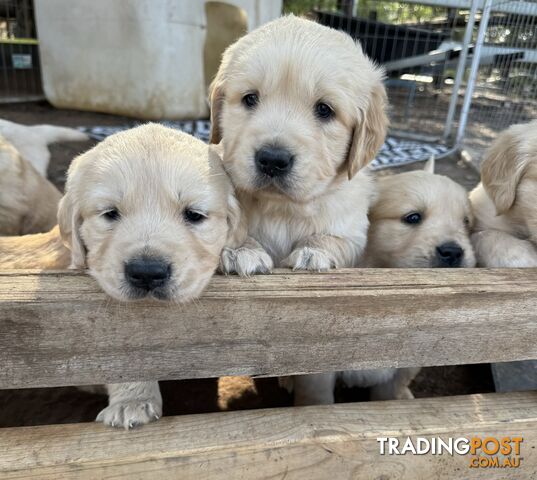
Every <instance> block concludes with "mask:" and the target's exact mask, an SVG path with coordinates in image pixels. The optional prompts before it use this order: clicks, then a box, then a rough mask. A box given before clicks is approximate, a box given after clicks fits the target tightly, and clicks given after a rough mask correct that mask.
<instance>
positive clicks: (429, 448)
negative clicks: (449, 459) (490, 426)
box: [377, 436, 524, 468]
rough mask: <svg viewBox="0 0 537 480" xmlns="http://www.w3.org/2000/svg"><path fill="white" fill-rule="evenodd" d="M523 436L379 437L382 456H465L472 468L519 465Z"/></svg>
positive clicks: (516, 466) (521, 458)
mask: <svg viewBox="0 0 537 480" xmlns="http://www.w3.org/2000/svg"><path fill="white" fill-rule="evenodd" d="M523 441H524V439H523V438H522V436H510V437H478V436H474V437H470V438H466V437H458V438H447V439H442V438H440V437H432V438H427V437H415V438H411V437H406V439H400V438H397V437H378V438H377V442H378V443H379V449H380V454H381V455H451V456H454V455H463V456H468V467H469V468H518V467H520V463H521V461H522V460H523V457H521V455H520V452H521V448H522V442H523Z"/></svg>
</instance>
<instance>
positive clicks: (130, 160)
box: [19, 124, 239, 428]
mask: <svg viewBox="0 0 537 480" xmlns="http://www.w3.org/2000/svg"><path fill="white" fill-rule="evenodd" d="M238 217H239V211H238V205H237V203H236V200H235V198H234V195H233V190H232V186H231V183H230V181H229V179H228V177H227V176H226V174H225V172H224V170H223V169H222V166H221V159H220V157H219V155H218V154H217V153H216V152H215V151H214V149H213V148H210V147H208V146H207V145H206V144H204V143H203V142H201V141H200V140H197V139H195V138H193V137H191V136H189V135H187V134H184V133H181V132H178V131H176V130H172V129H169V128H165V127H163V126H159V125H153V124H148V125H144V126H141V127H137V128H135V129H132V130H129V131H125V132H121V133H117V134H115V135H113V136H111V137H109V138H107V139H106V140H104V141H103V142H101V143H100V144H98V145H97V146H96V147H94V148H92V149H91V150H90V151H88V152H87V153H84V154H83V155H81V156H79V157H78V158H76V159H75V160H74V161H73V163H72V164H71V167H70V168H69V173H68V178H67V184H66V193H65V196H64V197H63V199H62V200H61V203H60V208H59V213H58V219H59V228H60V231H61V236H62V238H63V241H64V242H65V243H66V245H67V246H68V247H69V250H70V253H71V267H72V268H87V269H88V272H89V273H90V275H92V276H93V277H94V278H95V279H96V280H97V282H98V283H99V285H100V286H101V287H102V289H103V290H104V291H105V292H106V293H107V294H109V295H110V296H111V297H113V298H115V299H117V300H120V301H124V302H125V301H127V302H130V301H135V300H147V301H163V302H169V303H183V302H188V301H190V300H192V299H194V298H196V297H198V296H199V295H200V294H201V292H202V290H203V289H204V288H205V286H206V285H207V283H208V282H209V279H210V278H211V276H212V275H213V273H214V271H215V269H216V268H217V266H218V262H219V258H220V253H221V250H222V248H223V247H224V243H225V242H226V240H227V239H228V234H229V233H230V232H231V231H232V229H233V226H234V225H235V224H236V223H237V221H238ZM21 238H24V237H19V239H21ZM63 266H64V263H63V261H59V262H58V264H57V265H50V267H51V268H54V267H63ZM107 389H108V393H109V406H108V407H107V408H105V409H104V410H103V411H102V412H101V413H100V414H99V416H98V417H97V420H98V421H102V422H104V423H106V424H108V425H112V426H116V427H124V428H131V427H134V426H136V425H141V424H144V423H147V422H150V421H152V420H155V419H158V418H159V417H160V416H161V414H162V398H161V395H160V391H159V386H158V383H157V382H136V383H121V384H113V385H107Z"/></svg>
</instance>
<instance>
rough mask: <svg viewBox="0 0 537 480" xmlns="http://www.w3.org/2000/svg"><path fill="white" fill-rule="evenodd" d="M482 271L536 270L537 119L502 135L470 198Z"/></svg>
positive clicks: (511, 128)
mask: <svg viewBox="0 0 537 480" xmlns="http://www.w3.org/2000/svg"><path fill="white" fill-rule="evenodd" d="M470 200H471V202H472V207H473V210H474V215H475V217H476V224H475V229H474V234H473V235H472V241H473V242H474V246H475V250H476V256H477V262H478V265H479V266H481V267H513V268H514V267H536V266H537V120H534V121H533V122H530V123H527V124H522V125H514V126H512V127H510V128H508V129H507V130H506V131H504V132H503V133H502V134H501V135H500V136H499V137H498V139H497V140H496V141H495V142H494V143H493V145H492V146H491V148H490V149H489V150H488V152H487V153H486V154H485V159H484V160H483V163H482V165H481V183H480V184H479V185H478V186H477V187H476V188H475V189H474V191H473V192H472V193H471V194H470Z"/></svg>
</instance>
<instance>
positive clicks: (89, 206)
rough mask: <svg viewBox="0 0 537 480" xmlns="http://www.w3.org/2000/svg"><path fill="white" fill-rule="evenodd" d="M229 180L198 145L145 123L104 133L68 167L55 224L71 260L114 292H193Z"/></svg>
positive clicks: (175, 295) (205, 266)
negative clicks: (101, 139)
mask: <svg viewBox="0 0 537 480" xmlns="http://www.w3.org/2000/svg"><path fill="white" fill-rule="evenodd" d="M229 205H231V206H232V205H233V202H232V192H231V184H230V182H229V180H228V179H227V177H226V175H225V173H224V172H223V169H222V168H221V166H220V158H219V156H218V155H217V154H216V153H215V152H214V151H213V150H212V149H209V148H208V147H207V146H206V145H205V144H203V142H201V141H199V140H196V139H194V138H193V137H191V136H189V135H186V134H182V133H180V132H176V131H174V130H171V129H168V128H165V127H162V126H158V125H151V124H149V125H145V126H142V127H138V128H135V129H132V130H129V131H126V132H122V133H118V134H116V135H113V136H112V137H109V138H108V139H106V140H105V141H103V142H102V143H100V144H99V145H97V146H96V147H95V148H93V149H92V150H90V151H89V152H87V153H85V154H83V155H82V156H80V157H78V158H77V159H76V160H75V161H74V162H73V164H72V166H71V168H70V169H69V176H68V180H67V185H66V195H65V197H64V198H63V199H62V201H61V205H60V210H59V224H60V229H61V233H62V237H63V238H64V240H65V241H66V243H67V244H68V246H69V248H70V249H71V251H72V260H73V265H74V266H75V267H83V266H87V267H88V268H89V271H90V273H91V275H92V276H94V277H95V278H96V280H97V281H98V282H99V284H100V285H101V287H102V288H103V289H104V290H105V291H106V292H107V293H108V294H109V295H111V296H112V297H115V298H117V299H120V300H130V299H139V298H145V297H152V298H156V299H161V300H172V301H176V302H183V301H187V300H189V299H191V298H193V297H196V296H197V295H199V294H200V293H201V291H202V289H203V288H204V287H205V285H206V284H207V282H208V280H209V278H210V277H211V275H212V274H213V272H214V270H215V268H216V266H217V264H218V260H219V254H220V252H221V250H222V248H223V246H224V243H225V241H226V236H227V234H228V221H229V219H230V218H232V216H231V215H230V211H229V207H228V206H229Z"/></svg>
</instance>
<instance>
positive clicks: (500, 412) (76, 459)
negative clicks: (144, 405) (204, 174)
mask: <svg viewBox="0 0 537 480" xmlns="http://www.w3.org/2000/svg"><path fill="white" fill-rule="evenodd" d="M0 433H1V435H0V478H1V479H19V480H20V479H23V478H24V479H34V480H57V479H76V480H96V479H126V480H127V479H128V480H131V479H156V478H158V479H159V480H176V479H195V480H230V479H231V480H274V479H285V480H304V479H308V480H326V479H334V480H371V479H376V480H454V479H464V480H467V479H482V480H485V479H486V480H493V479H498V480H500V479H501V480H506V479H515V478H516V479H521V480H534V479H535V478H537V455H536V454H535V453H534V452H535V451H536V449H537V393H515V394H487V395H468V396H461V397H446V398H434V399H420V400H411V401H395V402H393V401H392V402H370V403H355V404H339V405H333V406H324V407H323V406H319V407H302V408H286V409H273V410H251V411H243V412H228V413H212V414H203V415H187V416H182V417H169V418H163V419H161V420H160V421H159V422H157V423H155V424H151V425H146V426H144V427H142V428H140V429H135V430H132V431H129V432H126V431H123V430H117V429H112V428H105V427H103V426H102V425H100V424H88V423H86V424H77V425H52V426H43V427H24V428H9V429H2V430H1V431H0ZM407 436H411V437H412V438H413V439H414V441H415V440H416V438H418V437H425V438H431V437H437V436H438V437H441V438H443V439H444V440H446V441H447V440H448V439H449V438H450V437H451V438H459V437H465V438H471V437H473V436H479V437H481V438H484V437H490V436H493V437H496V438H502V437H505V436H508V437H523V442H522V444H521V450H520V454H521V455H520V456H521V457H522V459H521V460H520V467H519V468H516V469H514V468H511V469H502V468H481V469H476V468H470V461H471V455H469V454H468V455H457V454H454V455H453V456H450V455H449V454H446V453H444V454H442V455H432V454H426V455H411V454H406V455H393V456H389V455H380V450H379V443H378V442H377V438H378V437H396V438H398V439H399V440H400V441H401V442H402V443H403V442H404V441H405V440H406V437H407Z"/></svg>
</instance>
